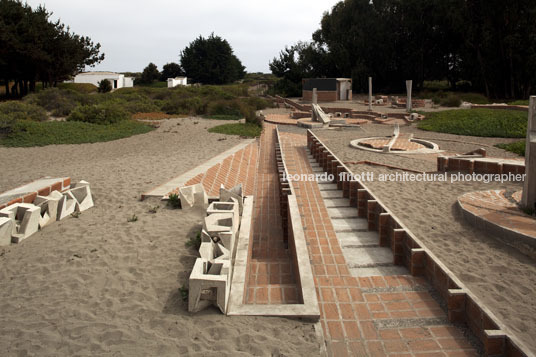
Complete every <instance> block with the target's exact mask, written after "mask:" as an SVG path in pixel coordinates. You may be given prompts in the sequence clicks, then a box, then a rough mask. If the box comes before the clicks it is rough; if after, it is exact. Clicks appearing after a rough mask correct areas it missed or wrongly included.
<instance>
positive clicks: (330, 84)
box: [302, 78, 352, 102]
mask: <svg viewBox="0 0 536 357" xmlns="http://www.w3.org/2000/svg"><path fill="white" fill-rule="evenodd" d="M314 88H316V93H317V100H318V101H319V102H335V101H337V100H352V79H350V78H304V79H302V99H303V100H307V101H312V99H313V89H314Z"/></svg>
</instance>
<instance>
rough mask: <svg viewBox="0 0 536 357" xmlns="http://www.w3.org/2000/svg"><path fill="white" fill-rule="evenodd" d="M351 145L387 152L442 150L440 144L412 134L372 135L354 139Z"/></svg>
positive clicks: (424, 152) (435, 151) (415, 152)
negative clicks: (396, 135) (414, 136)
mask: <svg viewBox="0 0 536 357" xmlns="http://www.w3.org/2000/svg"><path fill="white" fill-rule="evenodd" d="M350 145H351V146H352V147H354V148H356V149H360V150H365V151H372V152H377V153H385V154H433V153H438V152H441V150H439V146H438V145H437V144H436V143H433V142H431V141H427V140H422V139H415V138H412V137H411V136H410V135H405V134H400V135H399V136H398V137H396V138H395V137H393V136H386V137H370V138H362V139H356V140H352V141H351V142H350Z"/></svg>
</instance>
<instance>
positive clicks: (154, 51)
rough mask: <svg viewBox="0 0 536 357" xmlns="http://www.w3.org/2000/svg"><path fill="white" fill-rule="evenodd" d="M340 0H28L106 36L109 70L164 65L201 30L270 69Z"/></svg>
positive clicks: (83, 31) (258, 68)
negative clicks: (149, 64) (283, 52)
mask: <svg viewBox="0 0 536 357" xmlns="http://www.w3.org/2000/svg"><path fill="white" fill-rule="evenodd" d="M338 1H339V0H271V1H266V0H211V1H209V0H189V1H185V0H176V1H173V0H152V1H147V0H146V1H141V0H123V1H120V0H90V1H73V0H41V1H38V0H28V1H27V2H28V4H30V5H31V6H32V7H36V6H38V5H39V4H44V5H45V7H46V8H47V10H48V11H51V12H53V13H54V14H53V16H52V18H53V19H54V20H56V19H58V18H59V19H61V21H62V22H63V23H65V24H66V25H69V26H70V27H71V29H72V30H73V31H74V32H76V33H77V34H80V35H84V36H89V37H91V39H92V40H93V41H94V42H99V43H100V44H101V46H102V51H103V52H104V53H105V54H106V58H105V60H104V61H103V62H102V63H101V64H99V65H98V66H96V67H95V69H96V70H101V71H117V72H119V71H122V72H127V71H132V72H138V71H139V72H141V71H142V70H143V68H144V67H145V66H146V65H147V64H148V63H149V62H153V63H155V64H156V65H157V66H158V69H162V66H163V65H164V64H166V63H168V62H178V61H179V52H180V51H181V50H182V49H183V48H184V47H186V46H187V45H188V44H189V43H190V42H191V41H192V40H194V39H195V38H196V37H198V36H199V35H203V36H204V37H206V36H209V35H210V34H211V33H212V32H214V33H215V34H216V35H218V36H220V37H223V38H224V39H226V40H227V41H229V43H230V44H231V46H232V47H233V49H234V52H235V54H236V55H237V56H238V58H239V59H240V60H241V61H242V64H244V65H245V66H246V70H247V71H248V72H270V70H269V68H268V62H269V61H270V60H271V59H272V58H274V57H275V56H277V55H278V54H279V51H281V50H282V49H283V48H284V47H285V45H291V44H294V43H295V42H297V41H307V40H311V35H312V33H313V32H314V31H315V30H316V29H318V28H319V27H320V20H321V19H322V14H323V13H324V12H325V11H329V10H331V8H332V7H333V5H335V4H336V3H337V2H338Z"/></svg>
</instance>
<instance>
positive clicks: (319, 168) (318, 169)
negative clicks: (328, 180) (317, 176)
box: [312, 167, 324, 173]
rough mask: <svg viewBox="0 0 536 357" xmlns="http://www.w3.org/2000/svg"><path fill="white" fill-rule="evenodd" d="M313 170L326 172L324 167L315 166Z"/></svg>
mask: <svg viewBox="0 0 536 357" xmlns="http://www.w3.org/2000/svg"><path fill="white" fill-rule="evenodd" d="M312 170H313V172H315V173H319V172H324V169H323V168H321V167H313V168H312Z"/></svg>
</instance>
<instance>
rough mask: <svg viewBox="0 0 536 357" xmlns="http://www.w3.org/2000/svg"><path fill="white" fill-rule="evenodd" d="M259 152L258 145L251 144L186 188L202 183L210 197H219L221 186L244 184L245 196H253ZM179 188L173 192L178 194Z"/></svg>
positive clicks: (197, 177)
mask: <svg viewBox="0 0 536 357" xmlns="http://www.w3.org/2000/svg"><path fill="white" fill-rule="evenodd" d="M258 151H259V144H258V143H256V142H255V143H251V144H249V145H248V146H246V147H245V148H244V149H242V150H239V151H237V152H236V153H234V154H233V155H230V156H229V157H227V158H226V159H225V160H223V162H222V163H220V164H216V165H214V166H212V167H211V168H210V169H208V171H206V172H204V173H201V174H199V175H197V176H195V177H194V178H192V179H191V180H189V181H188V182H186V183H185V184H184V186H190V185H195V184H198V183H202V184H203V187H204V189H205V192H207V194H208V195H209V196H218V195H219V194H220V185H222V184H223V185H224V187H225V188H232V187H234V186H236V185H238V184H239V183H242V189H243V192H244V194H245V195H252V194H253V192H254V185H255V174H256V172H257V171H256V170H257V156H258ZM178 192H179V188H176V189H175V190H173V191H171V192H170V194H171V193H178Z"/></svg>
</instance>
